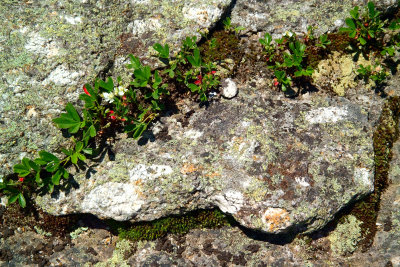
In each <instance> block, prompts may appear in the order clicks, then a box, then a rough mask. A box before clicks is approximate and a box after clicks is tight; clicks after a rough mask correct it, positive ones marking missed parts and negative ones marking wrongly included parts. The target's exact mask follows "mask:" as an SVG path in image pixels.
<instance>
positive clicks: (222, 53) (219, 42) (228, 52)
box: [200, 30, 244, 66]
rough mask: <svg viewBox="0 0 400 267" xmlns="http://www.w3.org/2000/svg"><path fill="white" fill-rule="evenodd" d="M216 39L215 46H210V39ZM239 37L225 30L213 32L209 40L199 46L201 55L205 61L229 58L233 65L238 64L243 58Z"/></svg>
mask: <svg viewBox="0 0 400 267" xmlns="http://www.w3.org/2000/svg"><path fill="white" fill-rule="evenodd" d="M213 38H215V39H216V43H215V44H216V45H215V47H210V43H211V40H212V39H213ZM239 43H240V41H239V38H238V37H237V36H236V35H234V34H233V33H229V32H227V31H225V30H220V31H216V32H213V33H212V34H211V36H210V37H209V40H207V41H206V42H204V43H203V44H202V45H201V46H200V50H201V52H202V56H203V58H204V60H205V61H206V62H218V61H225V60H226V59H230V60H233V61H234V64H233V65H234V66H238V65H239V63H240V61H241V60H242V58H243V55H244V53H243V51H242V50H241V49H240V46H239Z"/></svg>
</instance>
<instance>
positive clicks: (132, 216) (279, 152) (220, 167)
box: [36, 92, 373, 233]
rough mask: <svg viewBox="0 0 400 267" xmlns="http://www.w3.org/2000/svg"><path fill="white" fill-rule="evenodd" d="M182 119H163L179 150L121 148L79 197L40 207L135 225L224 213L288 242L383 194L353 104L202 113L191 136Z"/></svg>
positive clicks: (80, 178) (274, 104) (43, 201)
mask: <svg viewBox="0 0 400 267" xmlns="http://www.w3.org/2000/svg"><path fill="white" fill-rule="evenodd" d="M244 94H245V95H246V96H247V95H250V92H247V93H244ZM243 107H246V108H243ZM177 116H179V115H176V116H171V117H168V118H162V123H163V124H164V127H166V128H168V130H167V131H168V135H170V136H171V139H169V140H170V141H163V140H161V139H158V138H157V136H156V138H155V141H154V142H148V143H147V144H146V145H138V144H136V142H135V141H134V140H132V139H123V140H121V141H118V142H117V143H116V144H115V147H114V148H115V154H116V158H115V161H110V160H105V161H104V162H102V163H101V164H100V165H99V166H96V167H94V172H92V173H93V174H92V175H90V178H89V179H87V177H86V175H85V174H84V173H82V174H77V175H76V176H75V177H74V178H75V179H76V181H77V182H78V183H79V189H76V190H71V192H69V193H68V194H64V193H63V192H61V193H60V195H59V196H57V197H56V198H54V199H52V198H50V197H49V196H46V197H40V198H37V199H36V201H37V203H38V204H39V205H40V206H41V207H42V208H43V209H45V210H46V211H48V212H50V213H52V214H67V213H75V212H85V213H93V214H96V215H97V216H99V217H102V218H114V219H117V220H132V221H140V220H152V219H156V218H159V217H162V216H167V215H170V214H176V213H181V212H183V211H189V210H194V209H198V208H210V207H214V206H218V207H219V208H220V209H221V210H222V211H224V212H227V213H230V214H232V215H233V216H234V217H235V218H236V219H237V220H238V221H239V222H240V223H241V224H242V225H244V226H246V227H249V228H253V229H258V230H262V231H264V232H268V233H279V232H285V231H288V230H291V229H293V230H296V231H304V230H307V231H313V230H316V229H319V228H321V227H322V226H324V225H325V224H326V223H327V222H328V221H329V220H330V219H332V218H333V216H334V214H335V213H336V212H337V211H338V210H339V209H341V208H342V207H343V206H345V205H347V204H348V203H349V202H350V201H354V200H355V199H358V198H360V197H362V196H364V195H365V194H368V193H369V192H371V191H372V190H373V149H372V142H371V140H372V139H371V138H372V125H371V123H370V122H369V121H368V114H367V111H366V110H363V109H362V108H360V107H359V106H357V105H355V104H352V103H350V102H349V101H348V100H346V99H344V98H332V99H330V98H315V99H313V100H306V101H293V100H287V99H286V100H271V99H267V98H264V97H262V96H261V95H254V94H253V96H251V97H250V96H247V97H240V98H237V99H235V100H231V101H222V102H221V103H215V104H213V105H211V106H210V107H209V108H208V109H207V110H200V111H198V112H196V113H195V114H194V115H193V116H192V117H191V118H190V120H189V123H188V124H189V125H188V126H187V127H182V124H181V123H180V122H178V121H177V118H176V117H177Z"/></svg>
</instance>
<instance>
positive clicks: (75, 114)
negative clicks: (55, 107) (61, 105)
mask: <svg viewBox="0 0 400 267" xmlns="http://www.w3.org/2000/svg"><path fill="white" fill-rule="evenodd" d="M65 110H66V111H67V114H68V115H69V116H70V117H71V118H72V119H74V120H75V121H80V120H81V118H80V117H79V114H78V112H77V111H76V109H75V107H74V106H73V105H72V104H71V103H68V104H67V105H66V106H65Z"/></svg>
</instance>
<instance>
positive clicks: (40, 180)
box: [35, 172, 42, 185]
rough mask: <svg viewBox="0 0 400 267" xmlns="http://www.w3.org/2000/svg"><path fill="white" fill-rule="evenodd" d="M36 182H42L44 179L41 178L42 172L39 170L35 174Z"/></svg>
mask: <svg viewBox="0 0 400 267" xmlns="http://www.w3.org/2000/svg"><path fill="white" fill-rule="evenodd" d="M35 182H36V183H37V184H38V185H39V184H41V183H42V179H41V178H40V172H37V173H36V175H35Z"/></svg>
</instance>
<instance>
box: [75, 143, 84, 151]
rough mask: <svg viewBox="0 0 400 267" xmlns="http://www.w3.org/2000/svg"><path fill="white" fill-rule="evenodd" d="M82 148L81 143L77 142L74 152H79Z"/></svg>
mask: <svg viewBox="0 0 400 267" xmlns="http://www.w3.org/2000/svg"><path fill="white" fill-rule="evenodd" d="M82 148H83V142H80V141H79V142H77V143H76V144H75V151H76V152H80V151H81V150H82Z"/></svg>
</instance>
